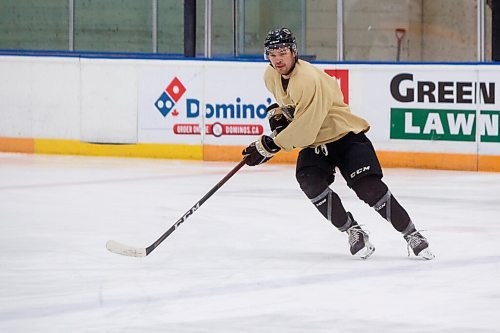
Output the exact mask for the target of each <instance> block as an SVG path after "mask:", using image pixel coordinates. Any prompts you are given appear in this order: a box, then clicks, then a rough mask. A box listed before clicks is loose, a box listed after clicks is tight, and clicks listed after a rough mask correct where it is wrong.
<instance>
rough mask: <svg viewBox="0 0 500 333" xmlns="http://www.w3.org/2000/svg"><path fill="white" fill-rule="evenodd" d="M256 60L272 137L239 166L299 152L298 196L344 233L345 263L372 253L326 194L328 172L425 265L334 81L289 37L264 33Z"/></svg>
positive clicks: (416, 237)
mask: <svg viewBox="0 0 500 333" xmlns="http://www.w3.org/2000/svg"><path fill="white" fill-rule="evenodd" d="M264 52H265V57H266V58H267V59H268V60H269V61H270V66H269V67H268V68H267V69H266V71H265V74H264V82H265V85H266V87H267V89H268V90H269V91H270V92H271V93H272V94H273V95H274V97H275V99H276V101H277V102H278V104H279V105H278V104H273V105H271V106H269V107H268V118H269V121H270V125H271V129H272V130H273V132H274V134H275V136H274V138H273V137H271V136H267V135H263V136H261V137H260V138H259V139H258V140H257V141H255V142H253V143H252V144H251V145H249V146H248V147H246V148H245V149H244V150H243V152H242V154H243V155H244V156H245V161H246V164H248V165H250V166H254V165H258V164H261V163H264V162H267V161H268V160H269V159H271V158H272V157H273V156H274V155H275V154H276V153H277V152H278V151H280V150H281V149H284V150H286V151H291V150H293V149H294V148H301V150H300V152H299V155H298V158H297V165H296V179H297V181H298V183H299V185H300V188H301V189H302V191H303V192H304V193H305V195H306V196H307V197H308V198H309V199H310V200H311V202H312V203H313V204H314V205H315V206H316V208H317V209H318V210H319V212H320V213H321V214H322V215H323V216H324V217H325V218H326V219H327V220H328V221H330V222H331V223H332V224H333V225H334V226H335V227H337V228H338V229H339V230H340V231H342V232H346V233H347V235H348V241H349V245H350V252H351V253H352V254H353V255H357V256H360V257H361V258H363V259H366V258H368V257H369V256H370V255H371V254H372V253H373V251H374V250H375V247H374V246H373V245H372V243H371V242H370V240H369V237H368V233H367V232H366V231H364V230H363V229H362V228H361V227H360V226H359V225H358V223H357V222H356V221H355V220H354V218H353V216H352V214H351V213H350V212H347V211H346V210H345V208H344V206H343V204H342V202H341V200H340V198H339V196H338V195H337V194H336V193H335V192H333V191H332V189H331V188H330V187H329V185H330V184H332V183H333V181H334V179H335V168H338V169H339V170H340V173H341V174H342V176H343V177H344V179H345V180H346V182H347V185H348V186H349V187H350V188H351V189H352V190H354V192H355V193H356V195H357V196H358V197H359V198H360V199H361V200H363V201H364V202H365V203H367V204H368V205H370V206H371V207H373V208H374V209H375V211H377V212H378V213H379V214H380V215H381V216H382V217H383V218H384V219H386V220H387V221H389V222H390V223H391V224H392V226H393V227H394V228H395V229H396V230H397V231H399V232H400V233H401V234H402V235H403V237H404V239H405V240H406V242H407V245H408V254H410V253H409V249H410V248H411V250H412V251H413V253H414V254H415V255H416V256H418V257H422V258H425V259H433V258H434V255H433V254H432V252H431V251H430V249H429V243H428V241H427V239H426V238H425V237H424V236H422V234H421V233H420V232H419V231H417V230H416V228H415V225H414V224H413V222H412V221H411V219H410V217H409V216H408V213H407V212H406V210H405V209H404V208H403V207H402V206H401V204H400V203H399V202H398V201H397V200H396V198H395V197H394V195H392V193H391V192H390V190H389V189H388V187H387V185H386V184H385V183H384V182H383V181H382V169H381V166H380V163H379V161H378V158H377V155H376V154H375V150H374V148H373V146H372V143H371V142H370V140H369V139H368V138H367V137H366V136H365V132H367V131H368V130H369V128H370V125H369V124H368V122H367V121H366V120H364V119H363V118H360V117H358V116H356V115H354V114H353V113H351V111H350V109H349V106H348V105H347V104H345V103H344V99H343V95H342V92H341V90H340V88H339V86H338V84H337V81H336V80H335V79H334V78H332V77H330V76H329V75H327V74H326V73H324V72H323V71H322V70H320V69H318V68H317V67H315V66H313V65H312V64H310V63H309V62H306V61H304V60H301V59H300V60H299V58H298V52H297V43H296V40H295V37H294V35H293V33H292V32H291V31H290V29H287V28H280V29H276V30H272V31H270V32H269V33H268V35H267V37H266V40H265V42H264Z"/></svg>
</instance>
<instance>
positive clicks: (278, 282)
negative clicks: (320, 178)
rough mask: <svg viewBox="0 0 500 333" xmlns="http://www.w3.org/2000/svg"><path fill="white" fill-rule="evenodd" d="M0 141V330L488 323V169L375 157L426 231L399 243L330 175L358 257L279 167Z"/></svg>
mask: <svg viewBox="0 0 500 333" xmlns="http://www.w3.org/2000/svg"><path fill="white" fill-rule="evenodd" d="M235 165H236V163H214V162H198V161H196V162H194V161H169V160H148V159H124V158H97V157H75V156H42V155H22V154H0V250H1V252H0V253H1V254H0V331H1V332H148V333H149V332H181V333H182V332H218V333H219V332H380V333H382V332H384V333H386V332H453V333H457V332H500V319H499V313H500V312H499V308H500V282H499V281H500V246H499V239H500V174H499V173H477V172H455V171H430V170H409V169H407V170H404V169H386V170H385V178H384V180H385V181H386V183H387V184H388V185H389V187H390V189H391V191H392V192H393V193H394V194H395V196H396V197H397V198H398V200H399V201H400V202H401V203H402V204H403V205H404V206H405V207H406V208H407V210H408V211H409V213H410V215H411V216H412V218H413V220H414V222H415V224H416V226H417V228H419V229H423V230H425V231H424V232H423V233H424V235H426V236H427V238H428V239H429V241H430V242H431V247H432V249H433V251H434V252H435V254H436V256H437V258H436V259H435V260H433V261H424V260H418V259H415V258H413V257H411V258H408V256H407V249H406V243H405V242H404V240H403V238H402V237H401V235H400V234H398V233H397V232H396V231H394V230H393V229H392V227H391V226H390V225H389V223H388V222H386V221H385V220H383V219H382V218H381V217H379V215H378V214H377V213H376V212H374V211H373V210H372V209H371V208H370V207H368V206H366V205H365V204H364V203H363V202H361V201H359V200H358V199H357V198H356V196H355V194H354V193H353V192H352V191H350V190H349V189H348V188H346V186H345V182H344V181H343V179H341V177H339V178H338V179H337V180H336V182H335V184H334V185H333V188H334V190H335V191H336V192H337V193H338V194H339V195H340V196H341V198H342V199H343V201H344V205H345V206H346V208H347V209H349V210H350V211H351V212H353V214H354V217H355V218H356V220H358V221H359V222H360V223H361V224H364V226H365V228H366V229H367V230H369V231H370V236H371V240H372V241H373V243H374V245H375V246H376V248H377V249H376V251H375V253H374V254H373V256H372V257H371V258H370V259H368V260H366V261H363V260H360V259H357V258H355V257H352V256H351V255H350V254H349V249H348V244H347V236H346V235H345V234H343V233H340V232H338V231H337V230H336V229H334V228H333V227H332V226H331V225H329V224H328V223H327V222H326V221H324V220H323V218H322V216H321V215H320V214H319V213H318V212H317V211H316V210H315V208H314V207H313V206H312V204H311V203H310V202H309V201H308V200H307V199H306V197H305V196H304V195H303V194H302V192H301V191H300V190H299V188H298V185H297V184H296V181H295V177H294V167H293V166H291V165H262V166H258V167H253V168H250V167H247V166H245V167H244V168H243V169H241V170H240V171H239V172H238V173H237V174H236V175H235V176H234V177H233V178H232V179H231V180H229V182H228V183H226V184H225V185H224V186H223V187H222V188H221V189H220V190H219V191H218V192H217V193H216V194H215V195H214V196H212V197H211V198H210V199H209V200H208V201H207V202H206V203H205V204H204V205H203V206H202V207H201V208H200V209H199V210H198V211H196V212H195V213H194V214H193V215H192V216H190V217H189V219H188V220H187V221H186V222H185V223H184V224H182V225H181V226H180V227H179V229H177V230H176V231H175V232H174V233H173V234H172V235H170V237H168V238H167V240H166V241H165V242H164V243H163V244H161V245H160V246H159V247H158V248H157V249H156V250H155V251H154V252H153V253H151V254H150V255H149V256H148V257H146V258H131V257H124V256H119V255H116V254H112V253H110V252H108V251H107V250H106V247H105V244H106V241H107V240H109V239H115V240H117V241H120V242H123V243H126V244H130V245H134V246H139V247H145V246H148V245H150V244H151V243H152V242H153V241H154V240H156V239H157V238H158V237H159V236H160V235H161V234H163V232H165V231H166V230H167V229H168V228H169V227H170V226H171V225H172V224H173V223H174V222H175V221H177V219H178V218H180V217H181V216H182V215H183V214H184V213H185V212H186V211H187V210H188V209H189V208H191V206H192V205H194V204H195V203H196V201H198V200H199V199H200V198H201V197H202V196H203V195H204V194H205V193H207V192H208V190H210V188H212V186H214V185H215V184H216V183H217V182H218V181H219V180H220V179H221V178H222V177H224V175H226V174H227V172H229V171H230V170H231V169H232V168H233V167H234V166H235Z"/></svg>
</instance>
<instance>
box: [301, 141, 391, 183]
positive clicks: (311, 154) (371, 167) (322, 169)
mask: <svg viewBox="0 0 500 333" xmlns="http://www.w3.org/2000/svg"><path fill="white" fill-rule="evenodd" d="M326 148H327V149H328V154H327V155H325V154H324V152H321V151H318V153H316V151H315V149H314V148H304V149H302V150H301V151H300V153H299V157H298V159H297V168H296V172H297V174H298V172H299V171H300V170H302V169H304V168H313V169H314V168H315V169H317V172H318V173H321V174H322V175H324V176H325V177H327V179H328V183H329V184H331V183H332V182H333V181H334V179H335V176H334V175H335V168H338V169H339V171H340V173H341V174H342V176H343V177H344V179H345V180H346V182H347V185H348V186H349V187H352V185H353V184H354V183H355V182H356V181H357V180H358V179H360V178H363V177H365V176H368V175H376V176H379V177H380V178H382V176H383V174H382V168H381V166H380V163H379V161H378V158H377V154H376V153H375V149H374V148H373V145H372V143H371V141H370V140H369V139H368V138H367V137H366V135H365V134H364V133H359V134H354V133H349V134H347V135H346V136H344V137H343V138H341V139H340V140H337V141H334V142H330V143H328V144H326Z"/></svg>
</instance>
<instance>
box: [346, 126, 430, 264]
mask: <svg viewBox="0 0 500 333" xmlns="http://www.w3.org/2000/svg"><path fill="white" fill-rule="evenodd" d="M352 140H353V141H352V142H351V145H350V147H352V148H351V149H349V151H346V155H345V158H344V159H343V161H344V166H343V168H342V171H343V172H342V174H343V176H344V178H345V179H346V181H347V183H348V186H349V187H351V188H352V189H353V190H354V192H355V193H356V195H357V196H358V198H360V199H361V200H363V201H364V202H365V203H367V204H368V205H369V206H370V207H373V208H374V209H375V211H377V212H378V213H379V214H380V215H381V216H382V217H383V218H384V219H386V220H387V221H388V222H389V223H391V225H392V226H393V227H394V229H396V230H397V231H399V232H400V233H401V234H402V235H403V237H404V239H405V240H406V241H407V243H408V245H409V246H410V247H411V248H412V250H413V252H414V253H415V255H417V256H421V257H424V258H426V259H432V258H431V257H433V255H432V254H431V253H430V251H429V250H428V247H429V243H428V241H427V239H425V237H423V236H422V235H421V234H420V233H419V232H418V231H417V230H416V229H415V225H414V224H413V222H412V220H411V218H410V216H409V215H408V213H407V211H406V210H405V209H404V208H403V206H402V205H401V204H400V203H399V202H398V200H396V198H395V197H394V195H393V194H392V193H391V191H390V190H389V188H388V187H387V185H386V184H385V183H384V182H383V181H382V168H381V167H380V163H379V161H378V158H377V155H376V153H375V150H374V149H373V146H372V144H371V142H370V140H369V139H368V138H366V136H365V135H364V134H358V135H356V136H355V137H354V138H353V139H352ZM426 249H427V250H426Z"/></svg>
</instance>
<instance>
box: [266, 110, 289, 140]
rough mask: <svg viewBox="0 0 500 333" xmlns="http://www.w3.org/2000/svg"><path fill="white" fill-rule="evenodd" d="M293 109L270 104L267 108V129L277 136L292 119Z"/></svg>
mask: <svg viewBox="0 0 500 333" xmlns="http://www.w3.org/2000/svg"><path fill="white" fill-rule="evenodd" d="M294 111H295V109H294V108H293V107H291V106H284V107H280V106H279V105H278V103H274V104H271V105H269V106H268V107H267V109H266V112H267V118H268V119H269V127H271V131H273V133H274V135H277V134H279V133H280V132H281V131H282V130H284V129H285V128H286V127H287V126H288V124H290V122H291V121H292V119H293V112H294Z"/></svg>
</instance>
